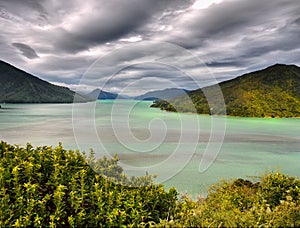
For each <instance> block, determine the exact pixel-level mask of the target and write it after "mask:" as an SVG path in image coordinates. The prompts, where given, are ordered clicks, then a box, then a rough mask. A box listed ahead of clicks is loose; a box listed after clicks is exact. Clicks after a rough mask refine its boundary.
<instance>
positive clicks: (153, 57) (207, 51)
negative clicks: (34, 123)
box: [0, 0, 300, 94]
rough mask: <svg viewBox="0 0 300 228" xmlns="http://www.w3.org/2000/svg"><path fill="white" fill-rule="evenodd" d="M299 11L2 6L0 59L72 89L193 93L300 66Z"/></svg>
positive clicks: (115, 3)
mask: <svg viewBox="0 0 300 228" xmlns="http://www.w3.org/2000/svg"><path fill="white" fill-rule="evenodd" d="M299 12H300V1H299V0H251V1H250V0H198V1H191V0H84V1H82V0H72V1H62V0H1V1H0V28H1V33H0V59H1V60H3V61H6V62H8V63H10V64H12V65H14V66H16V67H18V68H21V69H23V70H25V71H28V72H30V73H32V74H34V75H36V76H38V77H40V78H42V79H44V80H47V81H50V82H53V83H56V84H59V85H65V86H69V87H70V88H72V89H76V88H78V89H80V90H90V89H93V88H95V87H99V86H100V87H101V86H103V85H105V88H106V89H107V90H110V91H115V92H120V91H121V92H123V93H124V88H131V91H130V90H127V91H125V93H128V94H138V93H142V92H145V91H147V90H151V89H156V88H164V87H173V86H176V87H182V88H186V89H195V88H197V87H198V86H199V82H200V84H201V85H200V86H203V85H206V84H207V83H208V84H209V83H211V81H209V80H208V79H209V78H210V77H215V78H216V79H217V80H218V81H222V80H226V79H229V78H232V77H235V76H239V75H241V74H243V73H246V72H250V71H253V70H257V69H262V68H265V67H267V66H269V65H273V64H275V63H285V64H296V65H298V66H299V65H300V14H299ZM149 41H151V42H150V44H149ZM169 43H170V45H168V44H169ZM171 44H172V45H171ZM188 53H190V55H191V56H194V57H195V56H196V57H198V58H199V60H200V62H201V64H199V62H197V61H195V58H191V56H188V55H189V54H188ZM103 59H104V60H103ZM161 59H164V60H162V61H160V60H161ZM189 59H190V61H189ZM96 60H98V62H97V63H96V64H94V65H92V64H93V63H94V62H95V61H96ZM165 60H166V61H165ZM182 61H183V62H184V64H183V62H182ZM183 65H184V67H182V66H183ZM88 69H89V71H88V73H86V72H87V70H88ZM116 70H117V71H118V72H115V71H116ZM187 72H193V73H192V74H194V75H196V76H197V79H196V81H197V82H198V83H194V82H195V81H194V80H192V79H191V77H190V76H189V75H188V73H187ZM85 73H86V74H85ZM112 73H114V75H113V76H112V75H111V74H112ZM84 74H85V80H82V77H83V75H84ZM207 80H208V81H207ZM157 85H159V87H158V86H157Z"/></svg>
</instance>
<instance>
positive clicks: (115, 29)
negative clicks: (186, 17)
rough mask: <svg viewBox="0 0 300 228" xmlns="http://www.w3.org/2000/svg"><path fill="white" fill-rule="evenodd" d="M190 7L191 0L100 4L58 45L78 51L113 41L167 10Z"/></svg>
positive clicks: (107, 2) (141, 0)
mask: <svg viewBox="0 0 300 228" xmlns="http://www.w3.org/2000/svg"><path fill="white" fill-rule="evenodd" d="M95 3H96V2H95ZM189 4H191V1H174V0H163V1H153V0H127V1H123V0H112V1H100V3H99V4H96V5H95V6H94V7H93V9H91V12H90V15H88V16H87V17H82V18H81V19H80V21H79V22H78V24H77V25H76V27H74V28H71V29H70V30H64V31H63V32H62V34H60V36H59V37H58V40H57V46H58V48H59V49H63V50H66V51H69V52H77V51H81V50H85V49H88V48H89V47H93V46H95V45H99V44H103V43H106V42H111V41H114V40H116V39H118V38H121V37H123V36H125V35H127V34H129V33H133V32H134V30H136V29H137V28H139V27H140V26H142V25H144V24H146V23H147V22H148V21H149V20H150V19H151V18H152V17H153V16H154V15H156V14H158V13H161V12H162V11H164V10H168V9H169V8H171V9H172V8H173V9H174V8H175V9H176V8H182V7H183V6H185V7H186V5H189Z"/></svg>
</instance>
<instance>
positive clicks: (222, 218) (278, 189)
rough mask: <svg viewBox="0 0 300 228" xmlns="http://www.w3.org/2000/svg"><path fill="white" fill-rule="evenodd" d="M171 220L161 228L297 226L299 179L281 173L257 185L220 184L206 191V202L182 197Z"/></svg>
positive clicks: (299, 222) (299, 216)
mask: <svg viewBox="0 0 300 228" xmlns="http://www.w3.org/2000/svg"><path fill="white" fill-rule="evenodd" d="M174 211H175V212H176V213H175V214H174V217H171V220H168V221H167V220H162V221H161V223H160V225H161V226H174V227H178V226H185V227H190V226H197V227H199V226H200V227H202V226H203V227H211V226H213V227H217V226H218V227H220V226H225V227H241V226H242V227H253V226H255V227H260V226H265V227H283V226H284V227H286V226H289V227H298V226H300V180H298V179H296V178H294V177H289V176H287V175H284V174H282V173H278V172H276V173H268V174H265V175H263V176H262V177H261V178H260V181H259V182H256V183H252V182H251V181H249V180H243V179H237V180H233V181H230V182H227V181H223V182H220V183H218V184H216V185H214V186H212V187H211V188H210V190H209V195H208V197H207V198H206V199H203V198H202V199H198V200H197V201H192V200H191V199H190V198H188V197H186V196H184V197H182V198H181V200H179V201H178V202H177V204H176V208H175V210H174Z"/></svg>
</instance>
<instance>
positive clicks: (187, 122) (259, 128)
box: [0, 100, 300, 196]
mask: <svg viewBox="0 0 300 228" xmlns="http://www.w3.org/2000/svg"><path fill="white" fill-rule="evenodd" d="M150 104H151V102H148V101H142V102H137V101H129V100H127V101H126V100H123V101H118V102H117V103H113V101H101V102H97V103H93V104H92V103H90V104H80V105H79V106H76V105H75V106H73V105H72V104H4V105H2V107H3V108H2V109H0V139H1V140H4V141H7V142H9V143H12V144H20V145H25V143H26V142H31V143H32V144H33V145H35V146H38V145H53V146H56V145H57V144H58V142H63V145H64V147H65V148H69V149H81V150H86V151H88V150H89V148H93V149H94V150H95V152H96V155H97V156H102V155H106V156H109V155H113V154H115V153H117V154H118V155H119V157H120V158H121V161H122V166H123V167H124V169H125V172H126V173H127V174H128V175H142V174H144V173H145V172H146V171H148V172H149V173H157V174H158V178H157V180H158V181H160V182H163V183H164V184H165V185H166V186H167V187H171V186H175V187H176V188H177V189H179V190H180V191H181V192H187V193H189V194H191V195H193V196H195V195H198V194H206V190H207V187H209V186H210V185H212V184H213V183H216V182H217V181H219V180H220V179H230V178H238V177H241V178H250V177H251V176H257V175H259V174H262V173H263V172H265V171H266V170H273V169H280V170H282V171H283V172H285V173H289V174H291V175H296V176H299V174H300V168H299V161H300V134H299V133H300V119H260V118H238V117H227V118H225V117H215V119H212V117H210V116H205V115H194V114H178V113H167V112H164V111H160V110H159V109H153V108H149V106H150ZM212 121H215V122H214V123H215V126H217V127H215V128H213V133H212V132H211V128H212V123H213V122H212ZM224 123H226V131H225V132H223V130H224V129H225V128H223V127H224V126H225V125H224ZM223 133H225V136H224V141H222V136H223ZM212 134H213V135H217V136H218V137H216V138H214V137H211V135H212ZM210 138H211V141H209V139H210ZM208 144H210V145H211V146H212V148H218V146H221V149H220V151H217V152H218V153H216V151H213V150H212V151H210V153H206V154H205V149H206V148H207V146H208ZM214 153H216V154H217V155H218V156H217V157H216V159H214ZM201 161H205V162H207V161H208V162H211V165H210V166H209V167H208V169H206V170H205V171H202V172H199V165H200V162H201Z"/></svg>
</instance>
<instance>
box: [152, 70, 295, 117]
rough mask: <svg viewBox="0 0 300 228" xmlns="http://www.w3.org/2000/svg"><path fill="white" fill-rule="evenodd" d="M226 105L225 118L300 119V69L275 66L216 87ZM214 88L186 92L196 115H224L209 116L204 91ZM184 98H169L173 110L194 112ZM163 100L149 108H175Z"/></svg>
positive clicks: (170, 109)
mask: <svg viewBox="0 0 300 228" xmlns="http://www.w3.org/2000/svg"><path fill="white" fill-rule="evenodd" d="M219 86H220V88H221V90H222V92H223V96H224V101H225V104H226V112H227V115H232V116H246V117H299V116H300V68H299V67H298V66H295V65H283V64H276V65H273V66H270V67H268V68H266V69H263V70H259V71H255V72H252V73H248V74H245V75H242V76H239V77H237V78H234V79H232V80H229V81H225V82H222V83H220V84H219ZM215 88H216V86H209V87H205V88H202V89H197V90H194V91H191V92H189V93H188V95H189V97H190V98H191V100H192V102H193V104H194V107H193V108H196V110H197V113H201V114H224V113H221V111H220V110H218V108H216V109H214V110H213V113H210V107H209V106H208V104H207V101H206V98H205V96H204V93H203V91H206V92H207V93H209V92H211V91H213V90H214V89H215ZM187 99H188V97H187V96H179V97H177V98H174V99H170V100H169V103H170V104H176V111H179V112H184V111H188V112H191V111H193V109H192V107H188V106H187V105H186V103H187ZM169 103H168V102H166V101H157V102H155V103H154V104H153V105H152V107H160V108H161V109H164V110H168V111H175V108H174V107H173V106H172V105H170V104H169Z"/></svg>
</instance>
